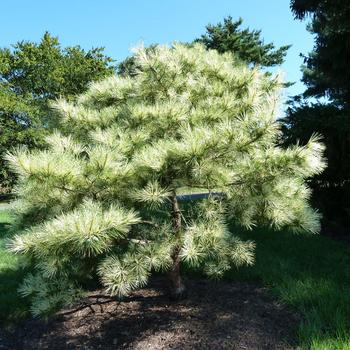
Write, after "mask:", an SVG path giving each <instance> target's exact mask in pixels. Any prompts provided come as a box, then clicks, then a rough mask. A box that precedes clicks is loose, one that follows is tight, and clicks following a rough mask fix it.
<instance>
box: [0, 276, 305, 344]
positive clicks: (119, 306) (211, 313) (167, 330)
mask: <svg viewBox="0 0 350 350" xmlns="http://www.w3.org/2000/svg"><path fill="white" fill-rule="evenodd" d="M187 286H188V288H189V294H188V297H187V298H186V299H185V300H181V301H171V300H170V299H169V297H168V296H167V294H166V292H164V290H163V289H162V282H161V281H159V280H156V281H154V282H152V285H151V286H149V287H147V288H145V289H142V290H139V291H136V292H134V293H132V295H131V296H130V297H128V298H126V299H125V300H123V301H115V300H109V299H107V298H105V297H100V298H99V300H97V299H96V297H90V298H89V301H90V302H91V303H92V305H91V308H89V307H85V308H83V309H80V310H74V309H71V310H63V311H62V312H60V313H58V314H56V315H55V316H54V317H52V318H51V319H50V320H49V321H48V322H46V323H45V322H44V321H40V320H36V319H31V320H28V321H26V322H24V323H23V324H21V325H19V326H18V327H17V328H16V329H13V330H12V331H10V332H4V331H2V332H0V344H1V345H0V349H2V350H5V349H6V350H9V349H11V350H16V349H18V350H19V349H21V350H27V349H28V350H29V349H35V350H40V349H50V350H54V349H60V350H64V349H86V350H88V349H93V350H95V349H135V350H136V349H137V350H141V349H142V350H157V349H179V350H180V349H181V350H186V349H191V350H192V349H201V350H205V349H208V350H209V349H210V350H215V349H240V350H242V349H248V350H255V349H259V350H260V349H261V350H262V349H268V350H273V349H281V350H282V349H283V350H286V349H293V348H294V347H293V342H292V339H293V335H294V334H295V329H296V326H297V324H298V323H299V321H300V318H299V316H298V315H296V314H295V313H294V312H292V311H291V310H289V309H288V308H287V307H286V306H284V305H283V304H281V303H279V302H278V301H276V300H275V299H273V298H272V297H271V296H269V295H268V293H267V291H266V290H265V289H264V288H262V287H261V286H258V285H256V284H249V283H232V282H231V283H230V282H213V281H206V280H195V281H188V282H187ZM96 293H100V292H99V291H97V292H95V293H94V294H96ZM96 301H98V303H96Z"/></svg>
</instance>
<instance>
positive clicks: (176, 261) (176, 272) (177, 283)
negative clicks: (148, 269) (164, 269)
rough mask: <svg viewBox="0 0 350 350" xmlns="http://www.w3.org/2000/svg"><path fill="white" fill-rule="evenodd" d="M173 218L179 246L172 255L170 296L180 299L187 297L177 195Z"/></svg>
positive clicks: (173, 201)
mask: <svg viewBox="0 0 350 350" xmlns="http://www.w3.org/2000/svg"><path fill="white" fill-rule="evenodd" d="M172 217H173V229H174V235H175V237H176V238H177V241H178V246H176V247H175V248H174V251H173V254H172V260H173V264H172V266H171V268H170V271H169V275H168V277H169V282H170V294H171V296H172V297H173V298H176V299H179V298H183V297H184V296H185V295H186V287H185V285H184V284H183V282H182V278H181V273H180V261H181V259H180V244H181V243H180V231H181V212H180V208H179V203H178V202H177V199H176V194H175V193H174V194H173V196H172Z"/></svg>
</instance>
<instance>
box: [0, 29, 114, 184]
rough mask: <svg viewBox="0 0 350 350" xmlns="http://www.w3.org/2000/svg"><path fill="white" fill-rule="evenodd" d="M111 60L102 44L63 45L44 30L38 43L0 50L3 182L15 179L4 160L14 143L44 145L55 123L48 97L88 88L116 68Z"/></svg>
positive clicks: (0, 163) (0, 162)
mask: <svg viewBox="0 0 350 350" xmlns="http://www.w3.org/2000/svg"><path fill="white" fill-rule="evenodd" d="M111 62H112V59H111V58H109V57H108V56H106V55H104V53H103V49H102V48H95V49H91V50H88V51H85V50H83V49H82V48H81V47H80V46H73V47H67V48H62V47H61V45H60V43H59V41H58V38H56V37H53V36H51V35H50V34H49V33H45V34H44V36H43V38H42V39H41V41H40V43H33V42H28V41H22V42H18V43H17V44H15V45H14V46H13V48H2V49H0V166H1V171H0V183H1V184H2V186H9V185H11V183H13V181H14V178H13V174H11V173H10V172H9V170H8V168H7V167H6V165H5V164H4V162H3V160H2V159H3V155H4V153H5V151H6V150H8V149H10V148H11V147H13V146H18V145H26V146H28V147H30V148H31V147H34V146H35V147H39V146H41V145H43V135H44V134H45V133H46V132H47V130H46V129H47V127H48V125H49V124H50V123H52V121H53V120H52V117H51V115H50V110H49V106H48V101H49V100H50V99H55V98H58V97H65V98H67V99H72V98H73V96H74V95H76V94H79V93H82V92H83V91H85V90H86V88H87V86H88V84H89V82H91V81H94V80H99V79H101V78H103V77H105V76H107V75H109V74H111V73H112V72H113V71H114V68H113V67H112V66H111Z"/></svg>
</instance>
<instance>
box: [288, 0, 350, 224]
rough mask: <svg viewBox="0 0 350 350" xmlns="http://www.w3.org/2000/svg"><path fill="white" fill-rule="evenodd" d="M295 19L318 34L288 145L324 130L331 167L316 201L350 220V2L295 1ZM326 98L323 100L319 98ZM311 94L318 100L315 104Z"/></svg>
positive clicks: (292, 112)
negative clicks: (303, 20)
mask: <svg viewBox="0 0 350 350" xmlns="http://www.w3.org/2000/svg"><path fill="white" fill-rule="evenodd" d="M291 8H292V11H293V12H294V14H295V16H296V18H298V19H309V20H310V23H309V24H308V29H309V31H310V32H311V33H312V34H314V35H315V43H314V48H313V51H312V52H310V53H309V54H308V55H305V56H304V66H303V67H302V71H303V82H304V83H305V84H306V86H307V89H306V91H305V92H304V93H303V94H302V95H301V96H298V97H297V98H296V99H295V100H294V102H293V104H292V106H291V107H290V108H289V109H288V110H287V118H286V119H285V120H284V122H285V128H284V134H285V137H286V140H287V143H289V142H292V143H294V142H295V141H297V140H300V141H301V142H305V140H307V139H308V138H309V137H310V135H312V134H313V133H315V132H316V133H320V134H321V135H323V137H324V142H325V144H326V156H327V159H328V169H327V170H326V171H325V172H324V173H323V174H322V175H321V176H319V177H317V178H315V179H314V181H313V183H312V186H313V187H314V188H315V189H316V191H315V200H316V201H317V205H318V206H319V207H321V208H322V211H323V212H324V213H325V214H326V219H327V220H328V221H334V220H336V221H338V222H342V221H343V224H346V223H347V222H348V221H349V219H350V200H349V198H350V196H349V194H350V186H349V180H350V137H349V135H350V134H349V131H350V130H349V118H350V104H349V102H350V70H349V69H348V66H349V60H350V45H349V44H348V43H350V2H349V1H347V0H337V1H327V0H293V1H292V2H291ZM321 97H322V98H324V100H323V101H322V100H319V98H321ZM310 98H313V99H315V98H316V99H317V100H316V102H315V101H313V100H311V102H310Z"/></svg>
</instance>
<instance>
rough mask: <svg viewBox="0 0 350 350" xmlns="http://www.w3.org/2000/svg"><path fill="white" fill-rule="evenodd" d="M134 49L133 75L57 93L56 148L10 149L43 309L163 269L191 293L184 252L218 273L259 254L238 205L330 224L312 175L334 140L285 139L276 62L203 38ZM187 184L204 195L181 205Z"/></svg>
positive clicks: (115, 289)
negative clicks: (241, 232)
mask: <svg viewBox="0 0 350 350" xmlns="http://www.w3.org/2000/svg"><path fill="white" fill-rule="evenodd" d="M135 63H136V66H137V67H141V69H139V70H138V71H137V72H136V74H135V75H134V76H133V77H130V76H126V77H121V76H112V77H109V78H107V79H105V80H103V81H101V82H96V83H94V84H92V85H91V87H90V88H89V90H88V91H87V92H86V93H84V94H83V95H80V96H79V98H78V99H77V100H76V101H73V102H72V101H70V102H69V101H66V100H59V101H58V102H57V103H56V104H55V106H56V109H57V112H58V114H59V116H60V122H61V128H60V129H61V133H59V132H55V133H53V134H52V135H50V136H49V137H48V138H47V142H48V143H49V145H50V146H49V148H48V149H45V150H42V151H39V150H35V151H32V152H28V151H27V150H18V151H17V152H16V153H15V154H9V155H8V157H7V158H8V160H9V161H10V163H11V165H12V167H13V170H15V171H16V172H17V173H18V174H19V179H20V181H19V183H18V185H17V188H16V193H17V202H16V218H17V225H16V226H15V228H16V230H18V229H20V228H27V230H26V231H25V232H23V233H22V234H20V235H18V236H17V237H16V238H15V239H14V241H13V242H12V249H13V251H15V252H17V253H21V254H22V255H23V256H24V257H26V258H27V261H28V263H29V264H31V265H32V266H33V270H34V271H35V273H34V274H33V275H29V276H27V278H26V279H25V281H24V283H23V286H22V289H21V291H22V294H23V295H24V296H30V297H31V298H32V302H33V304H32V311H33V313H34V314H42V313H48V312H50V311H51V310H52V309H54V308H55V307H57V306H60V305H62V303H67V302H69V301H72V300H73V299H74V298H76V297H77V296H79V295H81V290H82V289H84V287H85V288H86V285H87V283H88V281H89V280H93V281H100V283H102V284H103V285H104V286H105V288H106V290H107V291H108V292H109V293H110V294H111V295H119V296H120V295H125V294H128V293H129V292H130V291H131V290H132V289H135V288H138V287H140V286H143V285H144V284H146V283H147V281H148V279H149V276H150V275H151V274H152V273H153V272H154V271H162V272H167V273H168V276H169V281H170V285H171V290H172V293H173V294H174V295H175V296H180V295H182V294H183V293H184V290H185V286H184V284H183V282H182V279H181V273H180V266H181V265H183V264H187V265H190V266H192V267H196V268H198V269H201V270H203V272H204V273H205V274H207V275H208V276H210V277H220V276H222V275H223V274H224V272H225V271H227V270H229V269H230V268H231V267H232V266H233V265H235V266H240V265H244V264H251V263H252V262H253V260H254V252H253V248H254V244H253V243H252V242H249V241H243V240H241V239H240V238H238V237H237V235H235V232H230V231H229V228H228V221H229V220H230V219H233V220H234V221H235V222H236V223H237V225H241V226H244V227H245V228H252V227H254V226H257V225H259V226H260V225H269V226H271V227H274V228H281V227H289V228H291V229H293V230H295V231H297V232H298V231H308V232H312V233H314V232H317V231H318V230H319V214H318V213H317V212H315V211H314V210H313V209H312V208H311V207H310V205H309V203H308V198H309V196H310V190H309V189H308V187H307V186H306V185H305V179H307V178H309V177H310V176H313V175H314V174H318V173H319V172H321V171H322V170H323V168H324V162H323V159H322V151H323V146H322V145H321V144H319V143H318V142H317V140H315V139H314V138H313V139H311V140H309V142H307V144H306V145H305V146H304V147H299V146H291V147H289V148H287V149H283V148H281V147H279V146H278V140H279V136H280V130H279V124H278V123H277V122H276V113H277V111H278V100H279V90H280V87H281V82H280V79H279V77H278V76H274V77H273V76H268V75H266V74H265V73H264V72H262V71H260V69H259V68H258V67H255V68H249V66H247V65H246V64H245V63H243V62H241V61H240V60H239V59H238V58H237V57H236V56H234V55H233V54H231V53H225V54H223V55H221V54H219V53H218V52H217V51H215V50H206V48H204V47H203V46H202V45H200V44H195V45H194V46H193V47H188V46H187V45H180V44H176V45H174V46H173V47H172V48H169V47H167V46H157V47H154V48H153V49H152V50H146V49H144V48H139V49H138V50H137V52H136V55H135ZM189 189H193V190H194V189H197V190H198V189H200V190H201V191H204V192H205V193H206V198H204V199H202V200H200V201H192V202H191V204H190V205H187V206H186V205H183V204H182V203H181V202H180V199H181V193H182V192H183V191H184V190H186V191H188V190H189ZM28 226H29V227H28ZM237 230H238V228H237Z"/></svg>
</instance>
